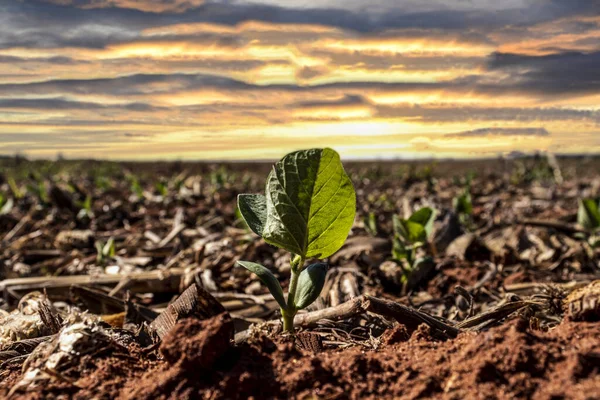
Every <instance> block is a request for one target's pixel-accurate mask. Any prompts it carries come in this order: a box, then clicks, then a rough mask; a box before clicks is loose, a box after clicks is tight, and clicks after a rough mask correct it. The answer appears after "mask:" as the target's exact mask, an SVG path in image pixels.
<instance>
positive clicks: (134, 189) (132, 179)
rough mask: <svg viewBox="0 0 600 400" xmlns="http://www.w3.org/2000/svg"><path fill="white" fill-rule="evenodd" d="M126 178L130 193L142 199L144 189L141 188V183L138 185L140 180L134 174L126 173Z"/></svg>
mask: <svg viewBox="0 0 600 400" xmlns="http://www.w3.org/2000/svg"><path fill="white" fill-rule="evenodd" d="M127 179H128V180H129V185H130V188H131V193H134V194H135V195H136V196H137V197H138V199H143V198H144V189H143V188H142V185H140V181H139V180H138V178H137V177H136V176H135V175H132V174H130V175H127Z"/></svg>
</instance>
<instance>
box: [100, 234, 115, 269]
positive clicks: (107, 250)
mask: <svg viewBox="0 0 600 400" xmlns="http://www.w3.org/2000/svg"><path fill="white" fill-rule="evenodd" d="M96 252H97V254H96V262H97V263H98V265H106V263H107V262H108V260H110V259H112V258H114V257H115V254H116V253H115V241H114V239H113V238H112V237H111V238H109V239H108V241H107V242H106V243H103V242H101V241H97V242H96Z"/></svg>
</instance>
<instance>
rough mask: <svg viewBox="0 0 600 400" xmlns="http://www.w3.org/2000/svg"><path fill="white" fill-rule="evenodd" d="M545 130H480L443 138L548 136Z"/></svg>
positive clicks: (451, 134) (452, 134) (448, 135)
mask: <svg viewBox="0 0 600 400" xmlns="http://www.w3.org/2000/svg"><path fill="white" fill-rule="evenodd" d="M549 135H550V132H548V131H547V130H546V129H545V128H481V129H473V130H470V131H464V132H457V133H449V134H447V135H445V137H455V138H459V137H464V138H467V137H481V136H549Z"/></svg>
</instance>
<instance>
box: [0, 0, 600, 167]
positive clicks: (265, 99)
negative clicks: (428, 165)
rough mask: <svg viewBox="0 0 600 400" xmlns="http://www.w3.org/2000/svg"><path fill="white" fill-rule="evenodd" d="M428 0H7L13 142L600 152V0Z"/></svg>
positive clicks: (137, 152) (372, 153)
mask: <svg viewBox="0 0 600 400" xmlns="http://www.w3.org/2000/svg"><path fill="white" fill-rule="evenodd" d="M399 3H402V4H399ZM426 3H427V5H426V6H425V5H421V3H420V2H417V1H406V2H396V1H391V0H390V1H384V0H378V1H375V2H374V3H373V4H372V5H371V6H369V7H367V2H363V3H362V4H363V5H362V6H360V4H359V3H358V2H347V1H346V2H345V1H341V0H327V1H324V2H322V3H319V4H320V5H319V6H318V7H319V8H312V9H310V8H306V4H307V3H305V2H301V1H290V2H272V1H260V0H256V1H254V2H248V1H244V0H237V1H217V0H214V1H211V0H207V1H201V0H197V1H166V0H152V1H138V0H94V1H92V0H35V1H25V2H20V1H14V2H4V3H2V4H0V22H1V24H0V153H1V154H14V153H16V152H21V153H24V154H26V155H27V156H30V157H54V156H56V154H57V153H61V154H63V155H64V156H66V157H70V158H87V157H92V158H110V159H263V158H275V157H279V156H281V155H282V154H284V153H286V152H288V151H290V150H293V149H297V148H306V147H317V146H318V147H321V146H331V147H334V148H336V149H337V150H339V151H340V153H341V154H342V156H344V157H352V158H394V157H414V158H421V157H482V156H486V157H495V156H497V155H499V154H508V153H511V152H514V151H519V152H532V151H552V152H558V153H583V152H585V153H588V152H598V151H600V8H599V6H598V3H597V2H594V1H589V2H558V1H547V2H546V1H538V0H519V1H516V0H515V1H509V2H506V5H509V6H510V7H511V8H506V9H498V8H495V7H498V5H495V6H492V4H496V3H497V2H491V1H487V0H475V1H472V2H453V1H445V0H436V1H433V2H426ZM457 3H459V4H457ZM369 4H371V3H369ZM498 4H500V3H498ZM506 5H505V6H506Z"/></svg>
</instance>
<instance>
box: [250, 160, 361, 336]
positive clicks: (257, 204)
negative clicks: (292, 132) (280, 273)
mask: <svg viewBox="0 0 600 400" xmlns="http://www.w3.org/2000/svg"><path fill="white" fill-rule="evenodd" d="M238 207H239V210H240V213H241V215H242V218H243V219H244V220H245V221H246V224H247V225H248V227H249V228H250V229H251V230H252V231H253V232H254V233H256V234H257V235H259V236H261V237H262V238H263V239H264V240H265V242H267V243H269V244H271V245H273V246H276V247H279V248H281V249H285V250H287V251H289V252H290V253H291V254H292V258H291V263H290V264H291V279H290V285H289V292H288V296H287V300H286V299H285V298H284V295H283V290H282V289H281V285H280V284H279V281H278V280H277V278H275V276H274V275H273V273H272V272H271V271H270V270H268V269H267V268H266V267H264V266H262V265H260V264H256V263H252V262H248V261H238V264H240V265H241V266H242V267H244V268H246V269H248V270H249V271H251V272H253V273H255V274H256V275H257V276H258V277H259V278H260V280H261V281H262V282H263V283H264V284H265V285H266V286H267V288H268V289H269V291H270V292H271V294H272V295H273V297H274V298H275V300H277V302H278V303H279V306H280V307H281V315H282V317H283V327H284V330H285V331H288V332H293V331H294V316H295V315H296V313H297V312H298V310H301V309H303V308H306V307H308V306H309V305H310V304H311V303H313V302H314V301H315V300H316V299H317V297H318V296H319V294H320V293H321V290H322V289H323V285H324V283H325V276H326V275H327V268H328V266H327V264H325V263H320V262H319V263H315V264H311V265H308V266H306V267H305V265H304V264H305V261H306V260H307V259H309V258H317V259H324V258H327V257H329V256H330V255H332V254H333V253H335V252H336V251H337V250H338V249H339V248H340V247H342V245H343V244H344V241H345V240H346V237H347V236H348V232H349V231H350V229H351V228H352V224H353V222H354V216H355V213H356V195H355V192H354V187H353V186H352V182H351V181H350V178H349V177H348V175H347V174H346V172H345V171H344V167H343V166H342V163H341V161H340V156H339V154H338V153H337V152H335V151H334V150H332V149H329V148H325V149H311V150H301V151H296V152H293V153H290V154H288V155H286V156H285V157H284V158H282V159H281V160H280V161H279V162H277V163H276V164H275V166H274V167H273V169H272V171H271V173H270V174H269V176H268V178H267V184H266V188H265V195H264V196H263V195H262V194H240V195H239V196H238Z"/></svg>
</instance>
